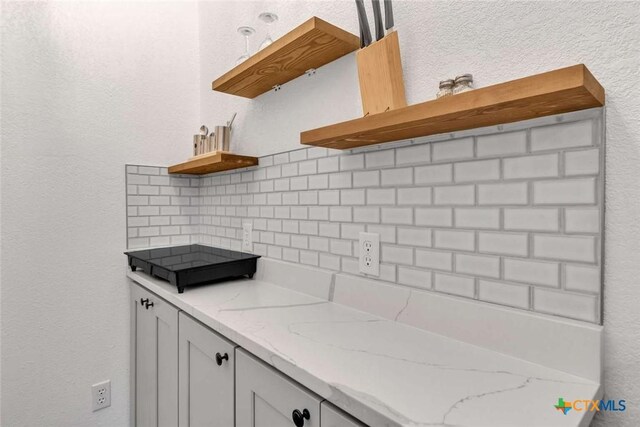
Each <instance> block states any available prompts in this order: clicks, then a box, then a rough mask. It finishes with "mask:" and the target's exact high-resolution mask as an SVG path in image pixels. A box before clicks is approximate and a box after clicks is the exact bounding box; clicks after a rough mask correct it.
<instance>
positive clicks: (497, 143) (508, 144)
mask: <svg viewBox="0 0 640 427" xmlns="http://www.w3.org/2000/svg"><path fill="white" fill-rule="evenodd" d="M476 151H477V155H478V157H487V156H506V155H509V154H524V153H526V152H527V133H526V132H525V131H519V132H508V133H496V134H493V135H484V136H479V137H478V138H477V141H476Z"/></svg>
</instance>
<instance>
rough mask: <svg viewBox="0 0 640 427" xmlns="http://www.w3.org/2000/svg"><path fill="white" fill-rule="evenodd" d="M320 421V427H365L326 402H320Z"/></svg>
mask: <svg viewBox="0 0 640 427" xmlns="http://www.w3.org/2000/svg"><path fill="white" fill-rule="evenodd" d="M320 420H321V421H322V422H321V423H320V425H321V426H322V427H366V425H365V424H362V423H361V422H360V421H358V420H356V419H355V418H353V417H352V416H351V415H348V414H346V413H344V412H343V411H341V410H340V409H338V408H336V407H335V406H333V405H332V404H331V403H329V402H327V401H326V400H325V401H324V402H322V407H321V408H320Z"/></svg>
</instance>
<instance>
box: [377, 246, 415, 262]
mask: <svg viewBox="0 0 640 427" xmlns="http://www.w3.org/2000/svg"><path fill="white" fill-rule="evenodd" d="M381 258H382V262H391V263H394V264H404V265H413V249H411V248H407V247H402V246H391V245H382V257H381Z"/></svg>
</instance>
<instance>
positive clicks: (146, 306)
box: [144, 302, 153, 310]
mask: <svg viewBox="0 0 640 427" xmlns="http://www.w3.org/2000/svg"><path fill="white" fill-rule="evenodd" d="M149 307H153V303H152V302H146V303H145V304H144V308H146V309H147V310H149Z"/></svg>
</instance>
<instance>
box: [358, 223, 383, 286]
mask: <svg viewBox="0 0 640 427" xmlns="http://www.w3.org/2000/svg"><path fill="white" fill-rule="evenodd" d="M359 237H360V240H359V241H360V273H364V274H369V275H371V276H379V275H380V235H379V234H377V233H360V235H359Z"/></svg>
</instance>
